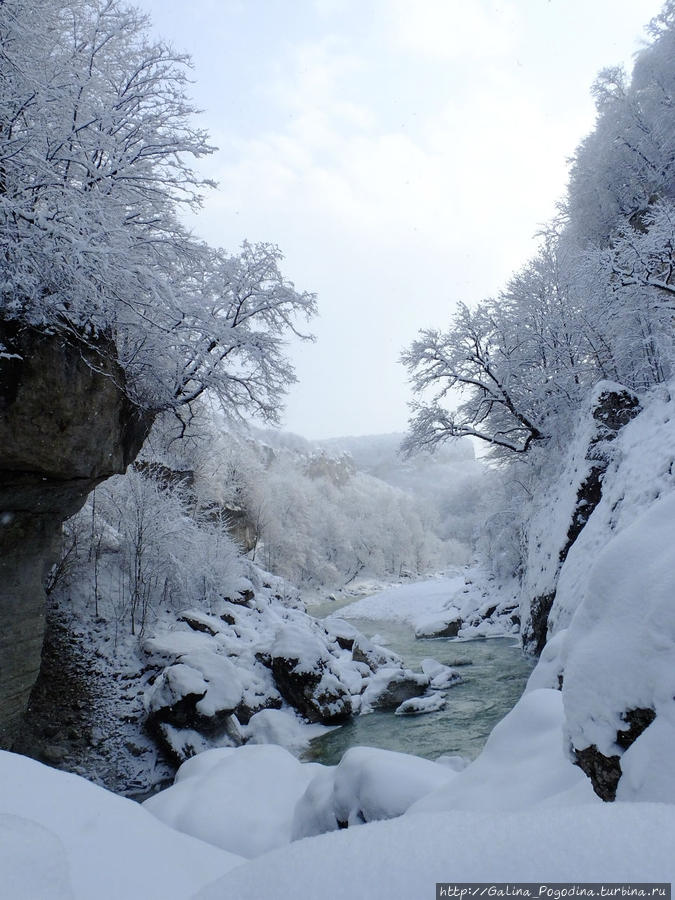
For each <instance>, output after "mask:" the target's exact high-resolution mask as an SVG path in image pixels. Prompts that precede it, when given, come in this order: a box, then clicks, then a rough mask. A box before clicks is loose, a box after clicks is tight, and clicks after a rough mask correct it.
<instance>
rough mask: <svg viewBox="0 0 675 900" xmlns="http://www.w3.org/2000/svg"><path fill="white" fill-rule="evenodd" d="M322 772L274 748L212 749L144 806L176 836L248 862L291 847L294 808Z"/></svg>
mask: <svg viewBox="0 0 675 900" xmlns="http://www.w3.org/2000/svg"><path fill="white" fill-rule="evenodd" d="M323 768H324V767H323V766H320V765H319V764H318V763H305V764H303V763H300V762H298V760H297V759H295V757H294V756H292V755H291V754H290V753H289V752H288V751H287V750H284V749H283V748H282V747H278V746H274V745H260V744H258V745H252V744H251V745H247V746H245V747H239V748H237V749H231V748H223V749H213V750H209V751H207V752H206V753H201V754H199V755H198V756H195V757H193V758H192V759H190V760H188V761H187V762H186V763H184V764H183V765H182V766H181V768H180V769H179V770H178V773H177V775H176V781H175V784H173V785H172V786H171V787H169V788H167V789H166V790H164V791H161V792H160V793H158V794H155V796H154V797H151V798H150V799H149V800H146V801H145V803H144V804H143V806H144V808H145V809H146V810H147V811H148V812H151V813H152V814H153V815H154V816H156V817H157V818H158V819H159V820H161V821H162V822H164V823H165V824H166V825H170V826H171V828H175V829H176V830H177V831H181V832H183V833H184V834H189V835H191V836H192V837H196V838H199V839H200V840H202V841H206V842H207V843H208V844H213V845H215V846H217V847H220V848H222V849H223V850H227V851H229V852H230V853H235V854H239V855H240V856H244V857H248V858H250V857H253V856H258V855H260V854H261V853H265V852H266V851H268V850H271V849H273V848H274V847H280V846H283V845H285V844H288V843H289V842H290V840H291V824H292V821H293V815H294V810H295V806H296V804H297V802H298V801H299V799H300V798H301V797H302V795H303V794H304V792H305V790H306V789H307V786H308V784H309V783H310V781H311V780H312V778H314V777H315V775H317V774H318V773H319V772H321V771H323Z"/></svg>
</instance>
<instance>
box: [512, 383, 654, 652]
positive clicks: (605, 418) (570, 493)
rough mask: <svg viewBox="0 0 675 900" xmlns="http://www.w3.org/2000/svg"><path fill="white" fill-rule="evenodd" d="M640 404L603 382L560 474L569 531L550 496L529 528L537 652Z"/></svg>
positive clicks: (525, 635)
mask: <svg viewBox="0 0 675 900" xmlns="http://www.w3.org/2000/svg"><path fill="white" fill-rule="evenodd" d="M640 410H641V407H640V402H639V400H638V398H637V397H636V396H635V394H633V393H632V392H631V391H629V390H627V389H626V388H623V387H622V386H621V385H615V384H611V383H609V382H604V383H602V384H600V385H598V387H597V388H596V391H595V393H594V395H593V397H592V399H591V404H590V410H589V412H588V413H587V417H588V418H587V421H586V422H582V424H581V428H580V429H579V436H578V446H577V447H576V448H574V450H573V452H572V453H571V456H570V459H569V461H568V467H567V469H566V471H565V472H564V473H563V475H562V478H561V485H562V487H561V491H562V494H561V496H560V497H555V498H553V504H554V505H555V506H558V507H561V506H567V508H568V510H569V514H568V517H567V520H566V521H564V520H563V527H564V528H565V530H564V531H563V532H561V533H560V534H557V533H555V531H556V525H557V523H556V522H555V520H554V521H553V522H552V521H551V517H550V513H549V512H548V511H547V510H548V509H549V508H550V505H551V498H550V496H549V495H548V494H547V497H546V498H545V502H544V515H543V517H542V521H541V522H540V523H538V525H539V526H540V528H539V531H538V529H537V524H535V525H534V526H533V527H532V528H531V531H530V534H529V537H528V542H529V544H530V547H529V550H528V557H529V558H528V565H527V569H528V571H529V572H531V573H532V574H533V578H532V583H531V584H526V585H525V596H524V598H523V601H522V602H521V611H523V612H524V613H525V615H524V616H523V625H522V632H521V633H522V640H523V646H524V648H525V649H526V650H527V651H528V652H530V653H533V654H535V655H537V656H539V655H540V654H541V651H542V650H543V649H544V646H545V644H546V641H547V638H548V621H549V614H550V612H551V609H552V607H553V604H554V602H555V597H556V587H557V581H558V576H559V574H560V570H561V568H562V566H563V564H564V562H565V560H566V559H567V555H568V553H569V551H570V549H571V547H572V545H573V544H574V542H575V541H576V540H577V538H578V537H579V535H580V534H581V532H582V530H583V528H584V527H585V525H586V523H587V522H588V520H589V518H590V516H591V515H592V513H593V511H594V510H595V509H596V507H597V506H598V504H599V503H600V501H601V499H602V482H603V479H604V476H605V473H606V471H607V468H608V466H609V464H610V462H611V460H612V456H613V447H612V445H613V442H614V441H615V440H616V437H617V435H618V433H619V431H620V430H621V429H622V428H623V427H624V426H625V425H627V424H628V422H630V421H631V420H632V419H633V418H635V416H636V415H637V414H638V413H639V412H640Z"/></svg>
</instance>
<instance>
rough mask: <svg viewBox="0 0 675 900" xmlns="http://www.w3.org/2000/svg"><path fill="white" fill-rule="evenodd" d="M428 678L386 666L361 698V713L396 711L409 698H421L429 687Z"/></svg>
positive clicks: (374, 677)
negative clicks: (381, 710) (384, 710)
mask: <svg viewBox="0 0 675 900" xmlns="http://www.w3.org/2000/svg"><path fill="white" fill-rule="evenodd" d="M429 682H430V679H429V676H428V675H424V674H423V673H417V672H412V671H411V670H410V669H401V668H394V667H391V666H388V667H386V668H383V669H379V670H378V671H377V672H375V674H374V675H373V676H372V678H371V679H370V681H369V682H368V687H367V688H366V689H365V691H364V692H363V694H362V697H361V711H362V712H367V711H370V710H373V709H396V707H397V706H400V705H401V703H403V702H404V701H405V700H409V699H410V698H411V697H421V695H422V694H423V693H424V692H425V691H426V689H427V688H428V687H429Z"/></svg>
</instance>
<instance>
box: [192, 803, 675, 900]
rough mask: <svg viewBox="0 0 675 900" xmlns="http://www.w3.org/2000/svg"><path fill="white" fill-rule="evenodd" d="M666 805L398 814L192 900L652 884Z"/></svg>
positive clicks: (674, 823) (663, 862) (299, 848)
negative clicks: (491, 884)
mask: <svg viewBox="0 0 675 900" xmlns="http://www.w3.org/2000/svg"><path fill="white" fill-rule="evenodd" d="M673 833H675V807H671V806H666V805H661V804H614V805H607V804H602V803H598V804H597V805H594V804H593V805H589V806H582V807H574V808H561V809H533V810H528V811H523V812H516V813H508V814H499V815H495V814H494V813H487V812H468V811H463V812H456V813H448V812H445V813H427V814H423V815H407V816H404V817H403V818H400V819H394V820H392V821H388V822H373V823H371V824H369V825H363V826H361V827H359V828H353V829H351V828H350V829H347V830H344V831H338V832H335V833H333V834H326V835H321V836H319V837H315V838H308V839H306V840H304V841H298V842H297V843H295V844H292V845H291V846H290V847H284V848H283V849H282V850H277V851H274V852H273V853H270V854H268V855H266V856H262V857H259V858H258V859H256V860H255V861H254V862H252V863H250V864H248V865H245V866H243V867H241V868H239V869H236V870H235V871H233V872H230V873H229V874H228V875H227V876H226V877H225V878H223V879H221V880H219V881H218V882H216V883H215V884H213V885H210V886H209V887H207V888H205V889H203V890H202V891H201V892H200V893H199V894H197V897H196V898H195V900H235V898H236V900H259V898H260V897H273V898H274V900H316V898H317V897H320V898H322V900H346V898H356V897H368V898H371V900H385V898H386V900H411V898H416V897H433V896H434V886H435V883H436V882H439V881H458V882H461V881H465V882H466V881H512V882H515V881H542V882H546V883H549V884H550V883H551V882H554V881H559V882H561V881H570V880H574V881H609V882H618V881H657V882H670V881H673V877H674V876H675V863H674V861H673V850H672V835H673Z"/></svg>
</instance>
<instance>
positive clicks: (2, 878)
mask: <svg viewBox="0 0 675 900" xmlns="http://www.w3.org/2000/svg"><path fill="white" fill-rule="evenodd" d="M241 861H242V860H241V858H240V857H238V856H234V855H233V854H231V853H226V852H225V851H222V850H217V849H216V848H215V847H211V846H209V845H208V844H204V843H202V842H200V841H196V840H194V839H193V838H190V837H185V836H184V835H180V834H178V832H176V831H174V830H172V829H171V828H167V827H166V825H163V824H162V823H161V822H159V821H158V820H157V819H156V818H155V817H154V816H152V815H150V813H149V812H147V811H146V810H144V809H142V808H141V807H140V806H139V805H138V804H137V803H134V802H133V801H132V800H126V799H124V798H123V797H118V796H116V795H115V794H111V793H110V792H109V791H106V790H104V789H103V788H100V787H97V786H96V785H94V784H91V783H90V782H88V781H85V780H84V778H80V777H78V776H77V775H69V774H66V773H65V772H57V771H56V770H55V769H50V768H48V767H47V766H43V765H41V764H40V763H37V762H35V761H33V760H31V759H27V758H26V757H23V756H18V755H16V754H14V753H7V752H4V751H0V893H2V895H3V897H7V898H11V900H38V898H40V900H43V898H44V900H66V898H67V900H91V898H92V897H96V900H120V898H121V897H125V898H130V900H131V898H139V900H140V898H146V897H147V898H149V897H162V898H163V900H185V898H187V897H190V896H191V895H192V894H193V893H194V892H195V891H197V890H198V889H199V888H200V887H201V886H202V885H204V884H207V883H208V882H210V881H213V879H214V878H218V877H219V876H220V875H222V874H224V873H225V872H227V871H229V870H230V869H232V868H233V867H234V866H236V865H237V864H238V863H240V862H241Z"/></svg>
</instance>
